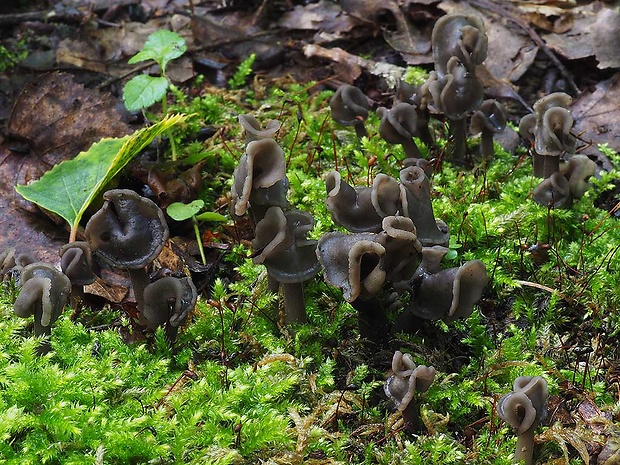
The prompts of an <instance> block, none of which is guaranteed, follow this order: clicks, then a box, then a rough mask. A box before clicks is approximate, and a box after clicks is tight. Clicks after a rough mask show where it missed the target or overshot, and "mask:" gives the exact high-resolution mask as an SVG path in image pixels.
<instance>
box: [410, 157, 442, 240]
mask: <svg viewBox="0 0 620 465" xmlns="http://www.w3.org/2000/svg"><path fill="white" fill-rule="evenodd" d="M400 182H401V187H400V189H401V196H400V199H401V212H402V215H404V216H407V217H409V218H411V219H412V220H413V224H415V227H416V232H417V237H418V240H419V241H420V242H421V243H422V245H424V246H432V245H448V242H449V241H450V233H449V231H448V226H447V225H446V224H445V223H444V222H443V221H441V220H435V214H434V213H433V205H432V203H431V193H430V181H429V179H428V177H427V176H426V174H425V173H424V170H423V169H422V168H420V167H418V166H408V167H407V168H404V169H402V170H401V171H400Z"/></svg>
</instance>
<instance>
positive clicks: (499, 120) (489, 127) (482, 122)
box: [469, 99, 507, 134]
mask: <svg viewBox="0 0 620 465" xmlns="http://www.w3.org/2000/svg"><path fill="white" fill-rule="evenodd" d="M506 120H507V116H506V110H505V109H504V106H503V105H502V104H501V103H499V102H498V101H497V100H495V99H487V100H485V101H483V102H482V104H481V105H480V108H478V109H477V110H476V111H474V112H473V114H472V115H471V120H470V124H469V128H470V131H471V132H472V133H473V134H478V133H480V132H487V133H495V132H500V131H503V130H504V129H505V128H506Z"/></svg>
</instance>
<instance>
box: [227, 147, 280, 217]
mask: <svg viewBox="0 0 620 465" xmlns="http://www.w3.org/2000/svg"><path fill="white" fill-rule="evenodd" d="M285 175H286V160H285V159H284V151H283V150H282V148H281V147H280V146H279V145H278V143H277V142H276V141H275V140H273V139H260V140H255V141H252V142H250V143H248V145H247V146H246V148H245V153H244V154H243V156H242V157H241V159H240V160H239V164H238V165H237V167H236V168H235V170H234V172H233V179H234V181H233V186H232V190H231V195H232V212H233V214H234V215H236V216H243V214H244V213H245V212H246V211H247V209H248V207H249V202H250V196H251V195H252V192H253V191H255V190H256V189H262V188H268V187H271V186H274V185H275V184H276V183H278V182H279V181H281V180H282V179H283V178H284V177H285Z"/></svg>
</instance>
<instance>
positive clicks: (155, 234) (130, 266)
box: [85, 189, 169, 314]
mask: <svg viewBox="0 0 620 465" xmlns="http://www.w3.org/2000/svg"><path fill="white" fill-rule="evenodd" d="M103 199H104V203H103V206H102V207H101V209H100V210H99V211H98V212H96V213H95V214H94V215H93V216H92V217H91V218H90V220H89V221H88V223H87V224H86V228H85V233H86V238H87V241H88V244H89V246H90V249H91V250H92V251H93V253H94V254H95V255H96V257H97V258H99V259H101V260H103V261H104V262H105V263H107V264H108V265H110V266H111V267H113V268H119V269H123V270H127V271H128V273H129V277H130V279H131V286H132V288H133V292H134V296H135V299H136V302H137V304H138V310H139V311H140V314H142V311H143V309H144V289H145V288H146V286H148V285H149V284H150V280H149V277H148V274H147V271H146V266H147V265H148V264H150V263H151V262H152V261H153V260H155V258H157V256H158V255H159V253H160V252H161V251H162V249H163V247H164V244H165V243H166V241H167V240H168V235H169V232H168V225H167V224H166V220H165V218H164V214H163V212H162V211H161V209H160V208H159V207H158V206H157V205H156V204H155V203H154V202H152V201H151V200H149V199H147V198H145V197H141V196H140V195H138V194H137V193H135V192H134V191H131V190H128V189H113V190H109V191H107V192H106V193H104V194H103Z"/></svg>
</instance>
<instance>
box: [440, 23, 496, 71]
mask: <svg viewBox="0 0 620 465" xmlns="http://www.w3.org/2000/svg"><path fill="white" fill-rule="evenodd" d="M431 44H432V47H433V61H434V62H435V71H436V72H437V74H438V76H439V77H440V78H441V77H443V76H444V75H445V74H448V73H451V71H450V70H449V66H448V62H449V61H450V59H451V58H453V57H455V58H457V59H458V60H459V61H460V62H461V63H462V64H463V66H465V68H467V71H468V72H470V73H473V72H475V70H476V66H477V65H479V64H481V63H482V62H483V61H484V60H485V59H486V57H487V45H488V39H487V35H486V32H485V27H484V22H483V21H482V19H481V18H480V17H478V16H474V15H468V16H465V15H459V14H448V15H445V16H442V17H441V18H439V19H438V20H437V22H436V23H435V26H434V27H433V32H432V35H431Z"/></svg>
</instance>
